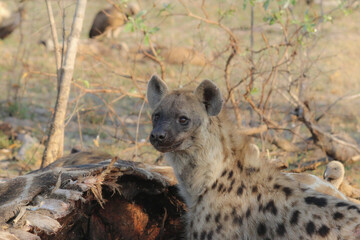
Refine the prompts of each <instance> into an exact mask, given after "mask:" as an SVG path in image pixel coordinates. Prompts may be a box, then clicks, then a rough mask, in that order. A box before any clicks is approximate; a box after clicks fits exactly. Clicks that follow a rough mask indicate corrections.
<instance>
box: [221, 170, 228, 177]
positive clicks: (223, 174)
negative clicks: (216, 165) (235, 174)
mask: <svg viewBox="0 0 360 240" xmlns="http://www.w3.org/2000/svg"><path fill="white" fill-rule="evenodd" d="M226 173H227V170H226V169H225V170H224V171H223V172H222V174H221V176H222V177H223V176H225V174H226Z"/></svg>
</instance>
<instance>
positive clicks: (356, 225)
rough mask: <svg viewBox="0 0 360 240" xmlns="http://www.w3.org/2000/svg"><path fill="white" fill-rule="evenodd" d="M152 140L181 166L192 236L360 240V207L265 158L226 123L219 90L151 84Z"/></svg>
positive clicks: (208, 85)
mask: <svg viewBox="0 0 360 240" xmlns="http://www.w3.org/2000/svg"><path fill="white" fill-rule="evenodd" d="M147 96H148V102H149V104H150V107H151V108H152V109H153V113H152V124H153V130H152V132H151V135H150V142H151V144H152V145H153V146H154V147H155V148H156V149H157V150H158V151H160V152H163V153H165V158H166V159H167V161H168V162H169V163H170V164H171V165H172V167H173V168H174V171H175V174H176V177H177V179H178V182H179V189H180V194H181V195H182V196H183V198H184V199H185V203H186V205H187V207H188V212H187V215H186V224H187V228H186V233H185V234H186V239H201V240H204V239H296V240H299V239H360V206H359V205H355V204H354V203H351V202H348V201H345V200H341V199H338V198H335V197H332V196H328V195H324V194H321V193H319V192H316V191H314V190H313V189H310V188H307V187H306V186H305V185H302V184H301V183H299V182H297V181H296V180H293V179H291V178H289V177H288V176H286V175H285V174H282V173H281V172H280V171H279V170H278V169H276V168H274V167H273V166H272V165H271V164H263V163H262V162H261V161H259V150H258V148H257V147H256V146H255V145H254V144H252V143H251V142H250V139H249V138H247V137H244V136H239V135H238V134H237V133H236V129H234V128H233V126H232V125H231V123H229V122H228V121H227V120H226V114H224V113H223V112H224V111H221V110H222V105H223V100H222V97H221V93H220V91H219V89H218V87H217V86H216V85H215V84H214V83H213V82H211V81H209V80H204V81H203V82H201V83H200V85H199V86H198V87H197V88H196V89H195V90H194V91H189V90H182V89H180V90H174V91H169V90H168V87H167V85H166V84H165V83H164V82H163V81H162V80H161V79H160V78H159V77H157V76H156V75H154V76H153V77H152V78H151V79H150V81H149V83H148V90H147Z"/></svg>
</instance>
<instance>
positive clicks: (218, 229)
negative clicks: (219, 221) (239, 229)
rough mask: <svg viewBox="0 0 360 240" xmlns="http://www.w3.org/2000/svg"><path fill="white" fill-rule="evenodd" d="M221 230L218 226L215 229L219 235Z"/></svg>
mask: <svg viewBox="0 0 360 240" xmlns="http://www.w3.org/2000/svg"><path fill="white" fill-rule="evenodd" d="M221 229H222V225H218V226H217V227H216V232H217V233H219V232H220V231H221Z"/></svg>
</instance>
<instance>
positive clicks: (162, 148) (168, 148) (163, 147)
mask: <svg viewBox="0 0 360 240" xmlns="http://www.w3.org/2000/svg"><path fill="white" fill-rule="evenodd" d="M182 143H183V141H177V142H175V143H173V144H171V145H165V144H161V143H158V142H155V143H151V144H152V145H153V146H154V148H155V149H156V150H158V151H159V152H162V153H166V152H174V151H176V150H177V148H178V147H180V145H181V144H182Z"/></svg>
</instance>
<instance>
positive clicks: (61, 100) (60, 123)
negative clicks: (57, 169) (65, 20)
mask: <svg viewBox="0 0 360 240" xmlns="http://www.w3.org/2000/svg"><path fill="white" fill-rule="evenodd" d="M86 2H87V0H78V1H77V4H76V9H75V14H74V20H73V23H72V26H71V33H70V35H69V39H68V44H67V46H68V48H67V51H66V55H65V60H64V65H63V67H62V68H61V71H60V86H59V89H58V95H57V99H56V104H55V111H54V114H53V118H52V121H51V124H50V128H49V134H48V140H47V142H46V145H45V151H44V155H43V159H42V163H41V167H44V165H45V164H49V163H51V162H53V161H54V160H55V159H57V158H59V157H61V156H62V155H63V145H64V144H63V141H64V128H65V126H64V121H65V115H66V108H67V103H68V99H69V94H70V88H71V79H72V76H73V72H74V65H75V59H76V53H77V45H78V41H79V37H80V33H81V29H82V25H83V20H84V15H85V8H86Z"/></svg>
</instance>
